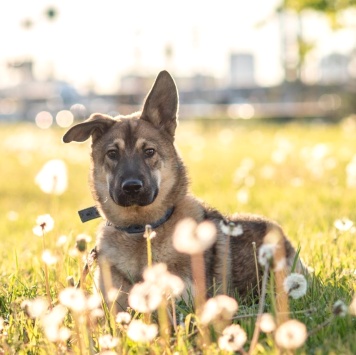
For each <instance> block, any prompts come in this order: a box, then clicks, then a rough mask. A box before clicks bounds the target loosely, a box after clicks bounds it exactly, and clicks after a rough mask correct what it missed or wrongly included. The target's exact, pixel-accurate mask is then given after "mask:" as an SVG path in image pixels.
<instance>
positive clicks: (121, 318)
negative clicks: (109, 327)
mask: <svg viewBox="0 0 356 355" xmlns="http://www.w3.org/2000/svg"><path fill="white" fill-rule="evenodd" d="M115 320H116V323H119V324H129V323H130V322H131V314H130V313H128V312H119V313H118V314H117V315H116V318H115Z"/></svg>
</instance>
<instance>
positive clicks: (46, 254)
mask: <svg viewBox="0 0 356 355" xmlns="http://www.w3.org/2000/svg"><path fill="white" fill-rule="evenodd" d="M42 261H43V262H44V263H45V264H47V265H48V266H50V265H54V264H56V263H57V261H58V258H57V257H56V256H55V255H53V254H52V252H51V251H50V250H48V249H46V250H44V251H43V253H42Z"/></svg>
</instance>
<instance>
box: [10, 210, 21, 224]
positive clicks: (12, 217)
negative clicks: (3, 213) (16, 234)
mask: <svg viewBox="0 0 356 355" xmlns="http://www.w3.org/2000/svg"><path fill="white" fill-rule="evenodd" d="M7 219H8V220H9V221H11V222H15V221H17V220H18V219H19V214H18V213H17V212H16V211H9V212H8V213H7Z"/></svg>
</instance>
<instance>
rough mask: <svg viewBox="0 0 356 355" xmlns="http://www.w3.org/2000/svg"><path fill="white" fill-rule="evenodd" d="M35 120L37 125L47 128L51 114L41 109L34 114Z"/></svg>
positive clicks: (51, 120)
mask: <svg viewBox="0 0 356 355" xmlns="http://www.w3.org/2000/svg"><path fill="white" fill-rule="evenodd" d="M35 122H36V125H37V127H39V128H42V129H47V128H49V127H51V126H52V123H53V116H52V115H51V113H50V112H48V111H41V112H39V113H38V114H37V115H36V118H35Z"/></svg>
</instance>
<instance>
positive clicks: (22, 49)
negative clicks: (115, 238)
mask: <svg viewBox="0 0 356 355" xmlns="http://www.w3.org/2000/svg"><path fill="white" fill-rule="evenodd" d="M355 15H356V1H355V0H337V1H324V0H250V1H238V0H234V1H233V0H220V1H209V2H207V1H203V0H194V1H192V0H181V1H179V2H176V1H171V0H152V1H143V0H142V1H121V0H117V1H112V0H101V1H84V0H71V1H69V0H62V1H54V0H32V1H24V0H13V1H11V2H1V3H0V33H1V45H0V121H3V122H4V121H6V122H9V121H30V122H36V123H37V125H38V126H40V127H41V128H47V127H50V126H51V125H52V124H58V125H59V126H62V127H66V126H69V125H70V124H72V122H73V120H74V119H83V118H86V117H88V115H89V114H90V113H92V112H97V111H99V112H103V113H109V114H112V115H116V114H118V113H120V114H127V113H130V112H132V111H133V110H137V109H139V108H140V106H141V103H142V100H143V98H144V96H145V95H146V93H147V91H148V90H149V88H150V86H151V85H152V82H153V80H154V78H155V77H156V75H157V73H158V72H159V71H160V70H162V69H167V70H168V71H170V72H171V74H172V75H173V76H174V78H175V80H176V82H177V85H178V88H179V91H180V100H181V107H180V117H181V118H182V119H189V118H194V117H204V118H227V119H255V118H265V119H279V120H290V119H298V118H308V119H309V118H311V119H318V120H323V121H328V120H331V121H338V120H340V119H342V118H344V117H347V116H349V115H351V114H352V113H353V112H355V109H356V100H354V94H355V92H356V16H355Z"/></svg>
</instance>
